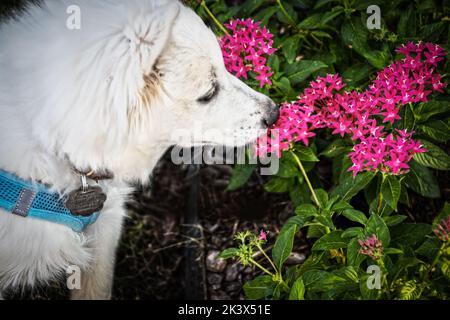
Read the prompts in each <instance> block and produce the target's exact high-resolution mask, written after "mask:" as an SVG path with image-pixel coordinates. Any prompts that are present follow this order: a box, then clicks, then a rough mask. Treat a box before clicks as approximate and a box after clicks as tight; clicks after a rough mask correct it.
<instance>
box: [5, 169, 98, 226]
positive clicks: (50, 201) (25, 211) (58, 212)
mask: <svg viewBox="0 0 450 320" xmlns="http://www.w3.org/2000/svg"><path fill="white" fill-rule="evenodd" d="M65 201H66V197H61V196H60V195H59V194H57V193H51V192H49V190H48V188H47V187H46V186H45V185H43V184H39V183H33V182H27V181H24V180H22V179H20V178H19V177H17V176H15V175H13V174H10V173H7V172H5V171H3V170H0V208H2V209H4V210H6V211H8V212H10V213H12V214H15V215H18V216H22V217H30V218H35V219H40V220H45V221H49V222H54V223H58V224H62V225H65V226H67V227H69V228H71V229H72V230H73V231H75V232H82V231H84V229H86V227H87V226H89V225H91V224H93V223H94V222H95V221H96V220H97V218H98V216H99V213H98V212H96V213H94V214H92V215H90V216H87V217H84V216H75V215H73V214H72V213H71V212H70V211H69V210H68V209H67V208H66V206H65V205H64V203H65Z"/></svg>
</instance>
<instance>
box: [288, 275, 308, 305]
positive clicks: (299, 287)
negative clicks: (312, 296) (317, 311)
mask: <svg viewBox="0 0 450 320" xmlns="http://www.w3.org/2000/svg"><path fill="white" fill-rule="evenodd" d="M289 300H305V284H304V283H303V279H302V278H298V279H297V280H295V282H294V284H293V285H292V288H291V292H290V293H289Z"/></svg>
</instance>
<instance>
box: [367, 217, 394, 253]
mask: <svg viewBox="0 0 450 320" xmlns="http://www.w3.org/2000/svg"><path fill="white" fill-rule="evenodd" d="M364 231H365V233H366V236H371V235H373V234H375V235H376V236H377V238H378V239H379V240H380V241H381V243H382V244H383V247H385V248H386V247H388V246H389V244H390V242H391V237H390V234H389V228H388V227H387V225H386V223H385V222H384V220H383V219H382V218H381V217H379V216H378V215H376V214H372V215H371V216H370V218H369V221H367V224H366V228H365V230H364Z"/></svg>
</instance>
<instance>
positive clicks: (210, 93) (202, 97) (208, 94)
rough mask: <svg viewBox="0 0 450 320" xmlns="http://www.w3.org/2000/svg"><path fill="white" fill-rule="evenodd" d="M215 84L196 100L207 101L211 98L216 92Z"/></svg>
mask: <svg viewBox="0 0 450 320" xmlns="http://www.w3.org/2000/svg"><path fill="white" fill-rule="evenodd" d="M217 91H218V90H217V85H214V86H213V87H212V88H211V89H210V90H209V91H208V92H207V93H206V94H205V95H203V96H201V97H200V98H198V99H197V101H198V102H201V103H207V102H209V101H211V100H212V98H214V97H215V96H216V94H217Z"/></svg>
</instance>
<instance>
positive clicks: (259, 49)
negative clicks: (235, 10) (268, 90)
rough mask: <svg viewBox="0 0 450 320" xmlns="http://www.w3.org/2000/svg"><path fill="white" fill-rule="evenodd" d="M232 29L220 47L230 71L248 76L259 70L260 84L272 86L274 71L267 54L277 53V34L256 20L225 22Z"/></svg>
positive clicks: (257, 73) (239, 76)
mask: <svg viewBox="0 0 450 320" xmlns="http://www.w3.org/2000/svg"><path fill="white" fill-rule="evenodd" d="M225 27H226V28H227V29H228V30H230V31H231V34H230V35H225V36H224V37H223V38H222V39H220V41H219V42H220V46H221V48H222V54H223V58H224V62H225V66H226V68H227V70H228V71H229V72H231V73H233V74H234V75H235V76H236V77H238V78H244V79H247V78H248V73H249V72H251V71H253V72H255V73H256V76H255V79H256V80H258V81H259V84H260V87H261V88H262V87H264V85H266V84H268V85H271V84H272V81H271V80H270V77H271V76H272V75H273V72H271V71H270V68H269V67H268V66H267V65H266V63H267V56H270V55H271V54H273V53H274V52H275V51H276V49H275V48H273V47H272V46H273V39H272V38H273V35H272V34H271V33H270V32H269V31H268V30H267V28H266V27H261V26H260V22H255V21H253V20H252V19H247V20H240V19H237V20H234V21H230V22H229V23H228V24H225Z"/></svg>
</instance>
